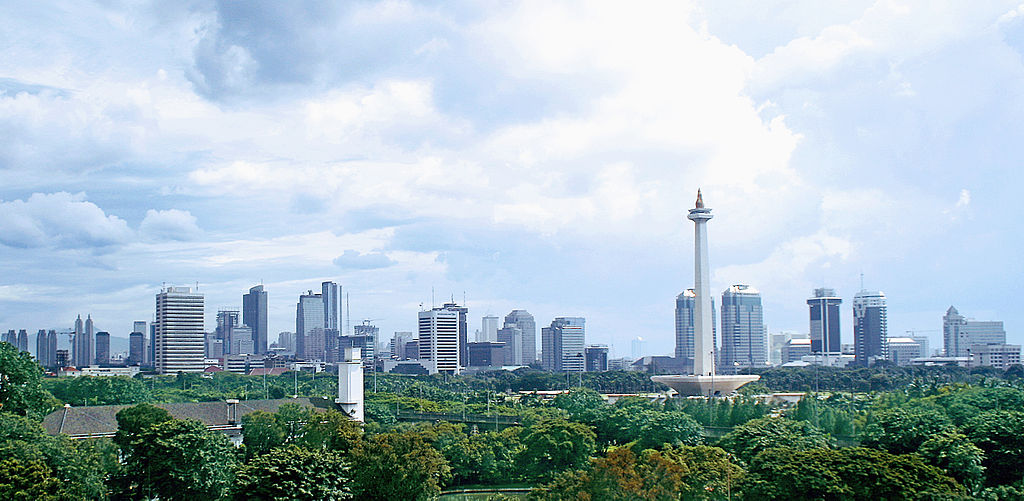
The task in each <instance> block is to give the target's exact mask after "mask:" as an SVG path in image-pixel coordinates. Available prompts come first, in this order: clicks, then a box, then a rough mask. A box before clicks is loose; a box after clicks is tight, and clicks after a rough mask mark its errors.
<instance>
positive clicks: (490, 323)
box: [476, 315, 498, 342]
mask: <svg viewBox="0 0 1024 501" xmlns="http://www.w3.org/2000/svg"><path fill="white" fill-rule="evenodd" d="M476 340H477V342H483V341H490V342H496V341H497V340H498V317H496V316H493V315H487V316H485V317H483V318H482V319H481V321H480V332H478V333H477V336H476Z"/></svg>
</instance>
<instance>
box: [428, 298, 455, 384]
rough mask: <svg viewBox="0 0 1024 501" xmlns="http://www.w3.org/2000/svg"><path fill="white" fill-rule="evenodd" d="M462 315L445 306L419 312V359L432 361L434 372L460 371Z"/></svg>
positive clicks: (452, 372)
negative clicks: (460, 326) (460, 319)
mask: <svg viewBox="0 0 1024 501" xmlns="http://www.w3.org/2000/svg"><path fill="white" fill-rule="evenodd" d="M460 315H461V314H460V312H459V311H457V310H450V309H444V308H435V309H432V310H429V311H421V312H419V314H418V327H419V329H418V333H419V351H420V354H419V359H420V360H424V361H430V362H432V364H431V365H432V366H433V369H434V370H433V372H448V373H451V374H458V373H459V368H460V365H459V352H460V347H459V317H460Z"/></svg>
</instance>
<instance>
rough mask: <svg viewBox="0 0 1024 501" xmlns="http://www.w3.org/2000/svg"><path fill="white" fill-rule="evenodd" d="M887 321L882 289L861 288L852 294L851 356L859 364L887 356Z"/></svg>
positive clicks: (868, 363) (867, 363) (870, 362)
mask: <svg viewBox="0 0 1024 501" xmlns="http://www.w3.org/2000/svg"><path fill="white" fill-rule="evenodd" d="M888 342H889V321H888V313H887V307H886V301H885V293H884V292H882V291H868V290H861V291H860V292H858V293H857V294H856V295H854V296H853V356H854V361H855V362H856V363H857V364H860V365H865V366H866V365H870V364H872V363H874V361H875V360H884V359H885V358H886V357H887V351H888V346H887V345H888Z"/></svg>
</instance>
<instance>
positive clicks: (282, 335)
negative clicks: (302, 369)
mask: <svg viewBox="0 0 1024 501" xmlns="http://www.w3.org/2000/svg"><path fill="white" fill-rule="evenodd" d="M277 346H278V347H279V348H282V349H284V351H285V352H286V353H291V354H295V333H294V332H279V333H277Z"/></svg>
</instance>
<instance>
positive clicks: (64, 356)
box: [55, 350, 71, 368]
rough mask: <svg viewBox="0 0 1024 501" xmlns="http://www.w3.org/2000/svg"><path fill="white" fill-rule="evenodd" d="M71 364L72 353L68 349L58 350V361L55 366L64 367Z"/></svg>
mask: <svg viewBox="0 0 1024 501" xmlns="http://www.w3.org/2000/svg"><path fill="white" fill-rule="evenodd" d="M68 365H71V353H69V352H68V350H57V363H56V364H55V367H57V368H64V367H67V366H68Z"/></svg>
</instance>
